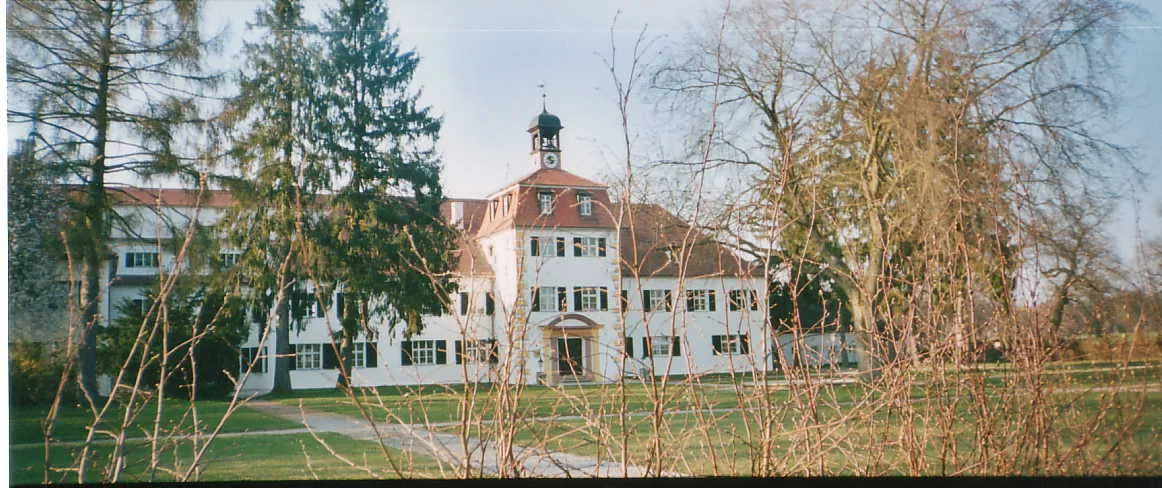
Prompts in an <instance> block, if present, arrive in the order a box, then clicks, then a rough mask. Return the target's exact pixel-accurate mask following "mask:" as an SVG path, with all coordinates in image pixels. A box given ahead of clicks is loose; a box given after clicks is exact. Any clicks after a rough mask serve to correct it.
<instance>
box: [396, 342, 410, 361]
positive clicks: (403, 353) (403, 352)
mask: <svg viewBox="0 0 1162 488" xmlns="http://www.w3.org/2000/svg"><path fill="white" fill-rule="evenodd" d="M399 364H400V365H402V366H411V365H412V341H403V342H401V343H399Z"/></svg>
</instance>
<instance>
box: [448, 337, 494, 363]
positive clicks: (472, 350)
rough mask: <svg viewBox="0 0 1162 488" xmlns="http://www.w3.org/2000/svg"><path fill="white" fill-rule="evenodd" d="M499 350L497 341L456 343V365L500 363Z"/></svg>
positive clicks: (480, 340) (482, 340)
mask: <svg viewBox="0 0 1162 488" xmlns="http://www.w3.org/2000/svg"><path fill="white" fill-rule="evenodd" d="M498 352H499V349H498V346H497V344H496V340H495V339H479V340H471V339H470V340H467V341H456V364H461V363H462V362H464V361H467V362H471V363H493V364H496V363H498V362H500V358H499V354H498Z"/></svg>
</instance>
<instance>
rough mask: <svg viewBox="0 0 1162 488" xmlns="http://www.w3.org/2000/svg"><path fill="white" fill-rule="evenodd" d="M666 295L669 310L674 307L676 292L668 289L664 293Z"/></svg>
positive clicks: (667, 309)
mask: <svg viewBox="0 0 1162 488" xmlns="http://www.w3.org/2000/svg"><path fill="white" fill-rule="evenodd" d="M662 294H663V295H665V296H666V311H667V312H669V311H671V310H673V309H674V293H673V292H671V291H670V290H666V291H664V292H663V293H662Z"/></svg>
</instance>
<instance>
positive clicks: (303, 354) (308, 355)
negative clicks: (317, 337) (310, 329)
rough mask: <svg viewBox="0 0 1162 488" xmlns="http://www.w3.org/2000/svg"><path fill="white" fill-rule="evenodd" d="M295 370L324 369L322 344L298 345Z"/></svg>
mask: <svg viewBox="0 0 1162 488" xmlns="http://www.w3.org/2000/svg"><path fill="white" fill-rule="evenodd" d="M295 369H304V370H311V369H323V345H322V344H298V345H296V346H295Z"/></svg>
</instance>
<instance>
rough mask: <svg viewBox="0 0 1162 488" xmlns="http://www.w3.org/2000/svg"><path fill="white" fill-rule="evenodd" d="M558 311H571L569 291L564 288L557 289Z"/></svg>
mask: <svg viewBox="0 0 1162 488" xmlns="http://www.w3.org/2000/svg"><path fill="white" fill-rule="evenodd" d="M557 310H558V311H561V312H564V311H567V310H569V290H568V289H566V288H565V287H563V286H559V287H557Z"/></svg>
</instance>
